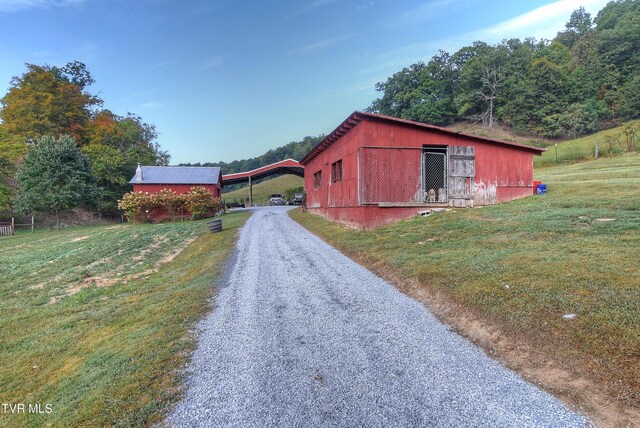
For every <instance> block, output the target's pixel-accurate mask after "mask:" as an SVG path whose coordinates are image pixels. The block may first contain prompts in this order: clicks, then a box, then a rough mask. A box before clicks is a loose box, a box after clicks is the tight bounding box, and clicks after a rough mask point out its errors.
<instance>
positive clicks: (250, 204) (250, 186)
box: [249, 176, 253, 207]
mask: <svg viewBox="0 0 640 428" xmlns="http://www.w3.org/2000/svg"><path fill="white" fill-rule="evenodd" d="M249 206H250V207H253V184H251V176H249Z"/></svg>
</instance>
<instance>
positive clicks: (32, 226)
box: [31, 216, 36, 233]
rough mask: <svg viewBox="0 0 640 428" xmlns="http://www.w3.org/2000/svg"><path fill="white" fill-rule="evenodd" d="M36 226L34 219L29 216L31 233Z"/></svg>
mask: <svg viewBox="0 0 640 428" xmlns="http://www.w3.org/2000/svg"><path fill="white" fill-rule="evenodd" d="M35 225H36V221H35V218H34V217H33V216H31V233H33V229H34V227H35Z"/></svg>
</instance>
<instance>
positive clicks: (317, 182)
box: [313, 171, 322, 189]
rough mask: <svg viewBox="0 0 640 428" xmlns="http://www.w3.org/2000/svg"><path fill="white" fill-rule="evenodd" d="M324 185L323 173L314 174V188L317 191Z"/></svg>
mask: <svg viewBox="0 0 640 428" xmlns="http://www.w3.org/2000/svg"><path fill="white" fill-rule="evenodd" d="M321 185H322V171H318V172H316V173H315V174H313V188H314V189H317V188H318V187H320V186H321Z"/></svg>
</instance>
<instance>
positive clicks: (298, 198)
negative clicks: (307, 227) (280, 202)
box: [289, 193, 304, 205]
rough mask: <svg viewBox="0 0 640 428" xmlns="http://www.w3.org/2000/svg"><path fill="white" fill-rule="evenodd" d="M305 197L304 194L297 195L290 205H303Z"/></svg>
mask: <svg viewBox="0 0 640 428" xmlns="http://www.w3.org/2000/svg"><path fill="white" fill-rule="evenodd" d="M303 197H304V195H303V194H302V193H295V194H294V195H293V198H291V200H290V201H289V205H302V199H303Z"/></svg>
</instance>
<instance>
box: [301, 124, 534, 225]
mask: <svg viewBox="0 0 640 428" xmlns="http://www.w3.org/2000/svg"><path fill="white" fill-rule="evenodd" d="M543 151H544V149H541V148H537V147H531V146H526V145H522V144H517V143H511V142H507V141H500V140H496V139H492V138H486V137H480V136H476V135H471V134H466V133H463V132H458V131H455V130H452V129H448V128H441V127H438V126H433V125H427V124H424V123H418V122H412V121H409V120H403V119H397V118H393V117H388V116H382V115H377V114H371V113H362V112H354V113H353V114H351V115H350V116H349V117H348V118H347V119H346V120H345V121H344V122H342V124H341V125H340V126H338V127H337V128H336V129H335V130H334V131H333V132H332V133H331V134H329V135H328V136H327V137H326V138H325V139H324V140H323V141H322V142H321V143H320V144H318V145H317V146H316V147H315V148H313V149H312V150H311V151H310V152H309V153H308V154H307V155H306V156H305V157H304V158H303V159H302V160H301V161H300V163H301V164H302V165H304V166H305V177H304V183H305V191H306V207H307V209H308V210H309V211H311V212H315V213H318V214H321V215H323V216H325V217H327V218H329V219H332V220H336V221H340V222H342V223H346V224H349V225H351V226H355V227H366V228H371V227H377V226H381V225H383V224H387V223H390V222H393V221H395V220H398V219H402V218H409V217H412V216H414V215H416V214H417V213H418V212H420V211H424V210H426V209H428V208H430V207H449V206H451V207H473V206H480V205H492V204H495V203H499V202H505V201H510V200H513V199H518V198H522V197H525V196H529V195H531V194H532V185H533V155H540V154H541V153H542V152H543Z"/></svg>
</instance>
